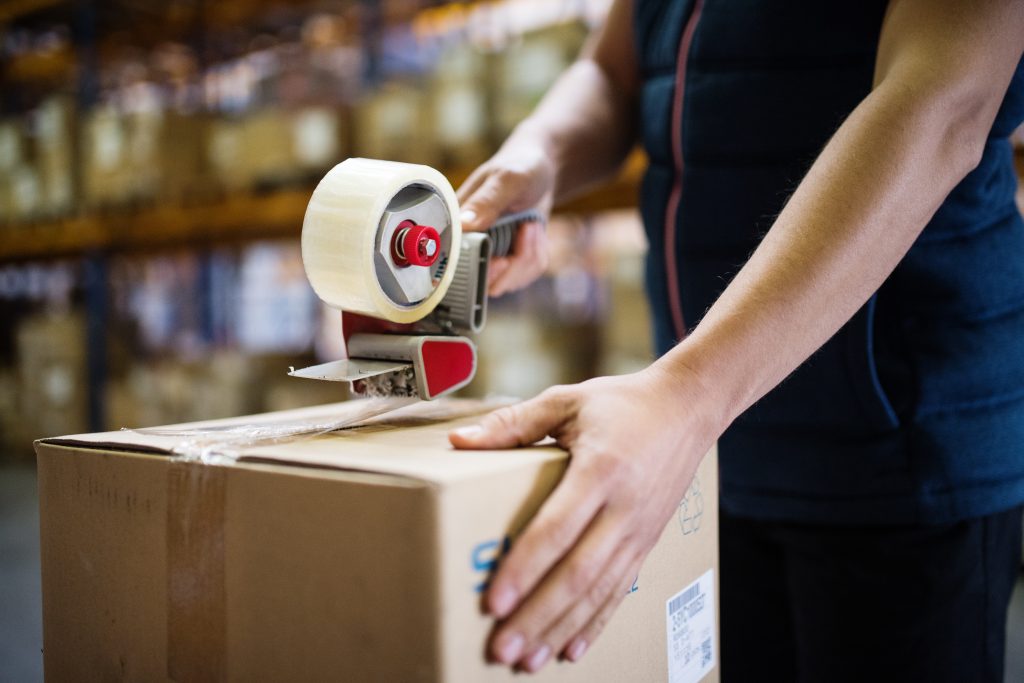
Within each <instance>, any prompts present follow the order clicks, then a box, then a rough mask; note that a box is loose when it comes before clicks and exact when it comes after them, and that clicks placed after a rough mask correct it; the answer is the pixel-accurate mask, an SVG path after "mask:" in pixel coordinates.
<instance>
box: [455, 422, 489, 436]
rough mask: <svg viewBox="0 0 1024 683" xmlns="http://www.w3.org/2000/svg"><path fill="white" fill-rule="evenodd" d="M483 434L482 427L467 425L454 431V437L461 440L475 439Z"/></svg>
mask: <svg viewBox="0 0 1024 683" xmlns="http://www.w3.org/2000/svg"><path fill="white" fill-rule="evenodd" d="M483 433H484V430H483V427H481V426H480V425H469V426H468V427H459V428H458V429H456V430H455V434H456V436H458V437H459V438H462V439H475V438H476V437H478V436H480V435H481V434H483Z"/></svg>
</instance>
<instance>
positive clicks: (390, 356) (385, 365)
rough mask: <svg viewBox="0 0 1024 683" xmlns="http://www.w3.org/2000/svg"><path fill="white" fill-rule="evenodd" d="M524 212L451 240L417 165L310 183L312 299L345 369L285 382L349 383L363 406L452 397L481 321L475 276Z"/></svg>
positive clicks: (450, 213) (432, 184) (340, 171)
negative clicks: (339, 335)
mask: <svg viewBox="0 0 1024 683" xmlns="http://www.w3.org/2000/svg"><path fill="white" fill-rule="evenodd" d="M542 220H543V218H542V217H541V215H540V214H539V213H537V212H536V211H524V212H521V213H516V214H510V215H507V216H504V217H502V218H501V219H500V220H499V221H498V222H497V223H496V224H495V225H493V226H492V227H491V228H490V229H488V230H487V231H486V232H473V233H465V234H463V232H462V226H461V224H460V222H459V205H458V201H457V200H456V198H455V192H454V191H453V190H452V186H451V184H449V182H448V181H447V179H445V177H444V176H443V175H441V173H439V172H437V171H435V170H434V169H432V168H430V167H429V166H420V165H416V164H405V163H398V162H393V161H378V160H374V159H347V160H345V161H343V162H342V163H340V164H338V165H337V166H335V167H334V168H333V169H331V171H330V172H328V174H327V175H326V176H325V177H324V178H323V180H321V181H320V184H319V185H317V187H316V189H315V190H314V191H313V196H312V197H311V198H310V201H309V206H308V207H307V209H306V216H305V220H304V221H303V224H302V262H303V266H304V267H305V269H306V276H307V277H308V278H309V282H310V284H311V285H312V286H313V290H314V291H315V292H316V294H317V296H319V297H320V298H321V299H322V300H323V301H324V302H326V303H327V304H328V305H330V306H333V307H335V308H339V309H341V311H342V314H341V317H342V332H343V337H344V340H345V347H346V351H347V358H346V359H344V360H336V361H332V362H330V363H324V364H322V365H315V366H312V367H308V368H303V369H302V370H294V371H292V372H291V373H289V374H291V375H292V376H294V377H304V378H309V379H320V380H329V381H335V382H350V383H351V384H352V388H353V390H354V391H355V393H357V394H360V395H365V396H418V397H419V398H421V399H426V400H431V399H434V398H437V397H438V396H443V395H445V394H449V393H451V392H454V391H456V390H458V389H460V388H462V387H464V386H465V385H466V384H468V383H469V382H470V380H472V379H473V375H474V374H475V373H476V346H475V345H474V343H473V341H472V340H471V339H469V338H468V337H467V336H465V335H467V334H470V333H476V332H479V331H480V330H481V329H483V326H484V322H485V320H486V317H487V266H488V263H489V262H490V259H491V258H492V257H497V256H505V255H507V254H508V253H509V252H510V251H511V248H512V243H513V241H514V238H515V233H516V231H517V230H518V228H519V226H520V225H522V224H523V223H527V222H534V221H538V222H539V221H542Z"/></svg>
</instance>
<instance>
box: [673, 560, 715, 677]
mask: <svg viewBox="0 0 1024 683" xmlns="http://www.w3.org/2000/svg"><path fill="white" fill-rule="evenodd" d="M665 619H666V622H665V632H666V637H667V638H668V680H669V683H697V681H699V680H700V679H702V678H703V677H704V676H705V675H706V674H707V673H708V672H709V671H710V670H711V669H713V668H714V666H715V575H714V570H710V569H709V570H708V571H707V572H705V573H704V575H703V576H701V577H700V578H699V579H697V580H696V581H695V582H693V583H692V584H690V585H689V586H687V587H686V588H684V589H683V590H681V591H679V592H678V593H676V594H675V595H673V596H672V597H671V598H669V599H668V600H667V601H666V602H665Z"/></svg>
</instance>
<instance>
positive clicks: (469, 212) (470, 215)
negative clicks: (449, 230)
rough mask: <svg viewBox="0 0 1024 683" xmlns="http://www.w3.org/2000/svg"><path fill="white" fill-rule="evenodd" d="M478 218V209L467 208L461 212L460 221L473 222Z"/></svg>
mask: <svg viewBox="0 0 1024 683" xmlns="http://www.w3.org/2000/svg"><path fill="white" fill-rule="evenodd" d="M475 220H476V211H474V210H473V209H466V210H465V211H463V212H462V213H460V214H459V222H461V223H472V222H473V221H475Z"/></svg>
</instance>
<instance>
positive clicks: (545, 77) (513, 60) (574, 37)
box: [490, 22, 587, 136]
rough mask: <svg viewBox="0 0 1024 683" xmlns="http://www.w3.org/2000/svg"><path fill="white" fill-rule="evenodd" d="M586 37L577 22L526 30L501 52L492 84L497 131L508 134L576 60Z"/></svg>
mask: <svg viewBox="0 0 1024 683" xmlns="http://www.w3.org/2000/svg"><path fill="white" fill-rule="evenodd" d="M586 36H587V29H586V28H585V27H584V26H583V25H582V24H581V23H577V22H573V23H568V24H559V25H556V26H552V27H549V28H545V29H542V30H539V31H535V32H532V33H528V34H526V35H524V36H523V38H522V40H521V41H519V42H516V43H513V44H510V45H509V46H508V47H507V48H506V49H505V50H503V51H502V53H501V59H500V61H499V62H498V63H497V64H496V73H495V74H494V76H493V77H492V78H491V79H490V82H491V83H492V84H493V86H494V89H495V90H494V105H495V111H494V117H495V124H496V125H497V128H498V130H497V133H498V134H499V135H501V136H504V135H507V134H508V133H509V132H510V131H511V130H512V129H513V128H515V126H516V125H517V124H518V123H519V122H520V121H522V120H523V119H524V118H526V117H527V116H529V114H530V112H532V111H533V109H534V107H535V106H536V105H537V103H538V102H539V101H540V99H541V97H543V96H544V93H545V92H547V90H548V88H549V87H551V84H552V83H554V82H555V80H556V79H557V78H558V76H559V75H561V73H562V72H563V71H565V69H566V68H567V67H568V66H569V65H570V64H572V62H573V60H575V59H576V56H577V55H578V53H579V51H580V49H581V47H582V46H583V42H584V40H585V39H586Z"/></svg>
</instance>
